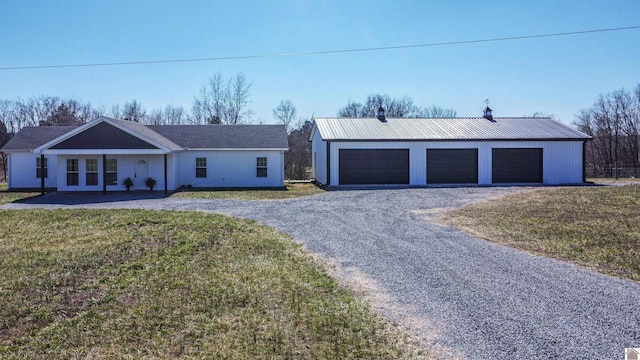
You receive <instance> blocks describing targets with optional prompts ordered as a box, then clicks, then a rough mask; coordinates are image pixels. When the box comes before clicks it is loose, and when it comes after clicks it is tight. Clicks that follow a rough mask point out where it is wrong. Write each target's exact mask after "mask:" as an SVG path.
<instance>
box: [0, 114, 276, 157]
mask: <svg viewBox="0 0 640 360" xmlns="http://www.w3.org/2000/svg"><path fill="white" fill-rule="evenodd" d="M105 119H108V120H109V121H111V122H113V123H116V124H118V125H120V126H123V127H126V128H127V129H129V130H131V131H133V132H135V133H137V134H139V135H141V136H142V137H144V138H146V139H148V140H151V141H154V142H156V143H158V144H160V145H163V146H165V147H167V148H169V149H171V150H183V149H287V148H288V147H289V145H288V141H287V132H286V130H285V127H284V125H143V124H140V123H136V122H132V121H127V120H120V119H113V118H107V117H105ZM76 128H77V126H39V127H27V128H23V129H22V130H20V131H19V132H18V133H17V134H16V135H15V136H14V137H13V138H12V139H11V140H9V142H8V143H7V144H6V145H5V146H4V147H3V148H2V149H3V150H8V151H26V150H33V149H35V148H37V147H39V146H41V145H44V144H46V143H47V142H49V141H51V140H54V139H55V138H57V137H59V136H62V135H64V134H65V133H67V132H69V131H71V130H73V129H76Z"/></svg>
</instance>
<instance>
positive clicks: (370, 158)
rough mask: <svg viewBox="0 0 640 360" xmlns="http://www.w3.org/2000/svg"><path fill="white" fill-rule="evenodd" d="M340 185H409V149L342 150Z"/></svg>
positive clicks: (340, 156) (340, 155)
mask: <svg viewBox="0 0 640 360" xmlns="http://www.w3.org/2000/svg"><path fill="white" fill-rule="evenodd" d="M339 160H340V166H339V167H340V176H339V180H340V184H341V185H342V184H344V185H348V184H351V185H357V184H409V149H340V153H339Z"/></svg>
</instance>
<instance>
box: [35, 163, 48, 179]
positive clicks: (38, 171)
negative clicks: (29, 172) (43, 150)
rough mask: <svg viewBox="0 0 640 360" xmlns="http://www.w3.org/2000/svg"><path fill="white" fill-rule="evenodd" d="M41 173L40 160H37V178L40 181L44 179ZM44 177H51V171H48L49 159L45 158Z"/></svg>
mask: <svg viewBox="0 0 640 360" xmlns="http://www.w3.org/2000/svg"><path fill="white" fill-rule="evenodd" d="M40 171H42V169H41V166H40V158H36V178H38V179H40V178H41V177H42V176H41V174H40ZM44 177H45V178H48V177H49V170H48V169H47V158H44Z"/></svg>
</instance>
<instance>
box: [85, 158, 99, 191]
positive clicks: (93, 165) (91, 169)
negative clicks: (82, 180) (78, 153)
mask: <svg viewBox="0 0 640 360" xmlns="http://www.w3.org/2000/svg"><path fill="white" fill-rule="evenodd" d="M86 165H87V185H98V159H87V160H86Z"/></svg>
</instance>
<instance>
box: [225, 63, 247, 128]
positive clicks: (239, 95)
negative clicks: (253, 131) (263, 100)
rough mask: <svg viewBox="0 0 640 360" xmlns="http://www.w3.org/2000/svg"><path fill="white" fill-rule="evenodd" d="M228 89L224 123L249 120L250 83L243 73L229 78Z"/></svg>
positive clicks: (242, 122)
mask: <svg viewBox="0 0 640 360" xmlns="http://www.w3.org/2000/svg"><path fill="white" fill-rule="evenodd" d="M228 89H229V92H228V93H229V98H228V99H227V106H226V110H227V111H226V119H225V120H224V123H226V124H229V125H237V124H244V123H247V122H249V120H250V119H251V115H252V114H253V110H251V109H250V108H249V90H250V89H251V84H250V83H248V82H247V79H246V78H245V76H244V74H238V75H236V77H235V78H231V79H229V83H228Z"/></svg>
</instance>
